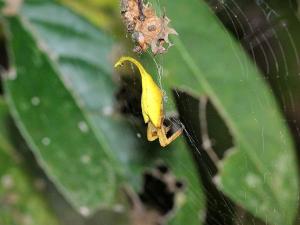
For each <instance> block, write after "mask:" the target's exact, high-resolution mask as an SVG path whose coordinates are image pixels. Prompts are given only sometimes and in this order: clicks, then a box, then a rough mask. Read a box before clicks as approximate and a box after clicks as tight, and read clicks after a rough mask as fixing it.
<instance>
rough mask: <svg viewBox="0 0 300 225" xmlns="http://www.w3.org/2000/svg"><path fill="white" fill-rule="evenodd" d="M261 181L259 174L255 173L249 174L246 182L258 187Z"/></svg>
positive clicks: (252, 186)
mask: <svg viewBox="0 0 300 225" xmlns="http://www.w3.org/2000/svg"><path fill="white" fill-rule="evenodd" d="M259 183H260V179H259V177H258V176H256V175H255V174H252V173H250V174H248V175H247V176H246V184H247V185H248V186H249V187H250V188H255V187H257V185H258V184H259Z"/></svg>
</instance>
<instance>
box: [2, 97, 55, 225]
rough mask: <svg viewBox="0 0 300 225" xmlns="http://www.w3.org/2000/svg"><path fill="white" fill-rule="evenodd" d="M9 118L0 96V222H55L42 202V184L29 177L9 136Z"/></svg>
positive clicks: (25, 224) (47, 207)
mask: <svg viewBox="0 0 300 225" xmlns="http://www.w3.org/2000/svg"><path fill="white" fill-rule="evenodd" d="M11 125H12V124H11V118H10V116H9V112H8V108H7V106H6V104H5V103H4V101H3V99H2V98H1V99H0V182H1V183H0V184H1V185H0V224H7V225H10V224H18V225H27V224H31V225H39V224H45V225H56V224H59V223H58V221H57V219H56V217H55V216H54V214H53V211H52V210H51V209H50V207H49V206H48V205H47V203H46V202H45V197H44V196H43V192H41V191H40V190H38V186H41V185H42V183H41V181H40V180H34V178H33V177H32V176H30V175H29V174H30V171H29V170H28V169H27V168H26V163H24V162H23V159H22V158H21V156H20V155H19V154H18V153H17V152H16V150H15V144H14V140H11V139H12V138H13V137H12V136H10V134H9V131H10V130H11V129H10V127H11Z"/></svg>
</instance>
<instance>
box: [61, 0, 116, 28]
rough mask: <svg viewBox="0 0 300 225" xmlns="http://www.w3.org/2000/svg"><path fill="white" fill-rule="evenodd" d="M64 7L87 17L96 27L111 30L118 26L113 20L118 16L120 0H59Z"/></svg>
mask: <svg viewBox="0 0 300 225" xmlns="http://www.w3.org/2000/svg"><path fill="white" fill-rule="evenodd" d="M59 1H60V2H62V3H63V4H64V5H66V6H68V7H70V8H72V9H73V10H74V11H76V12H78V13H79V14H81V15H82V16H84V17H86V18H87V19H88V20H89V21H91V22H92V23H94V24H95V25H97V26H99V27H102V28H104V29H106V30H111V27H112V26H115V25H116V20H113V19H112V18H114V17H117V16H118V12H119V9H118V6H119V4H120V3H119V1H118V0H88V1H86V0H59Z"/></svg>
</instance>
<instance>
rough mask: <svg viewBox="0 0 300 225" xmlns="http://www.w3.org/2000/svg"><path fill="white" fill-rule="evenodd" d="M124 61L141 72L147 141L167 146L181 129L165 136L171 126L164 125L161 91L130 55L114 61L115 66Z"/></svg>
mask: <svg viewBox="0 0 300 225" xmlns="http://www.w3.org/2000/svg"><path fill="white" fill-rule="evenodd" d="M124 61H130V62H132V63H133V64H135V65H136V66H137V67H138V69H139V71H140V74H141V78H142V97H141V107H142V114H143V118H144V122H145V123H146V124H148V127H147V139H148V140H149V141H154V140H156V139H158V140H159V143H160V145H161V146H162V147H165V146H167V145H168V144H170V143H171V142H172V141H174V140H175V139H176V138H177V137H179V136H180V135H181V133H182V129H179V130H177V131H176V132H175V133H174V134H172V135H171V136H170V137H167V134H168V132H169V131H170V129H171V127H166V126H165V125H164V123H163V122H164V120H165V117H164V109H163V93H162V91H161V90H160V88H159V87H158V86H157V85H156V83H155V82H154V80H153V79H152V77H151V76H150V74H148V73H147V71H146V70H145V69H144V67H143V66H142V65H141V64H140V63H139V62H138V61H137V60H135V59H133V58H131V57H121V58H120V60H119V61H118V62H117V63H116V65H115V67H117V66H119V65H121V64H122V63H123V62H124Z"/></svg>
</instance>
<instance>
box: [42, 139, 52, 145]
mask: <svg viewBox="0 0 300 225" xmlns="http://www.w3.org/2000/svg"><path fill="white" fill-rule="evenodd" d="M42 143H43V145H45V146H48V145H50V144H51V140H50V138H48V137H44V138H43V139H42Z"/></svg>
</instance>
